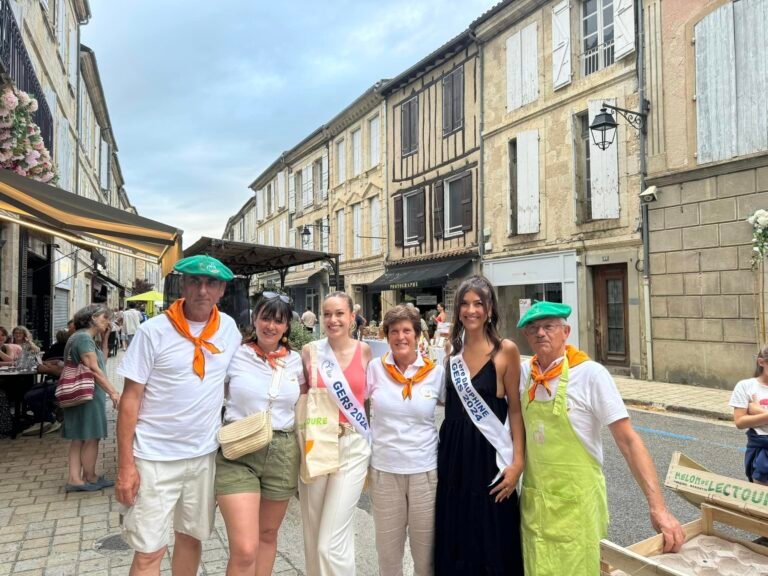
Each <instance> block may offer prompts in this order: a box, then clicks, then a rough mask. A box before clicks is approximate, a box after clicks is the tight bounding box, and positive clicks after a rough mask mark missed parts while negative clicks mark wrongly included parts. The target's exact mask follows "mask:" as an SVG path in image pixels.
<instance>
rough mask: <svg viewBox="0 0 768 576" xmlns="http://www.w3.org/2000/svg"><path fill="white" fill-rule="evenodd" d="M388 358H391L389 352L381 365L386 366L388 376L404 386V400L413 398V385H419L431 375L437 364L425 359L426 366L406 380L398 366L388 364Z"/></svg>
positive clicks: (382, 358)
mask: <svg viewBox="0 0 768 576" xmlns="http://www.w3.org/2000/svg"><path fill="white" fill-rule="evenodd" d="M388 356H389V352H387V353H386V354H385V355H384V356H382V357H381V363H382V365H383V366H384V370H386V371H387V374H389V375H390V377H391V378H392V380H394V381H395V382H397V383H398V384H402V385H403V400H405V399H406V398H410V397H411V393H412V392H413V385H414V384H418V383H419V382H421V381H422V380H424V378H426V377H427V374H429V373H430V372H431V371H432V368H434V367H435V363H434V362H432V360H430V359H429V358H424V366H422V367H420V368H419V369H418V370H417V371H416V374H414V375H413V376H411V377H410V378H406V377H405V376H403V375H402V373H401V372H400V370H398V369H397V366H395V365H394V364H389V363H387V362H386V360H387V357H388Z"/></svg>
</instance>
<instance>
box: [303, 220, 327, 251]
mask: <svg viewBox="0 0 768 576" xmlns="http://www.w3.org/2000/svg"><path fill="white" fill-rule="evenodd" d="M310 228H318V229H319V230H320V233H321V234H322V232H323V231H326V232H330V231H331V227H330V226H326V225H325V224H304V227H303V228H302V229H301V243H302V244H303V245H304V246H306V245H307V244H309V241H310V240H311V239H312V232H311V231H310V230H309V229H310Z"/></svg>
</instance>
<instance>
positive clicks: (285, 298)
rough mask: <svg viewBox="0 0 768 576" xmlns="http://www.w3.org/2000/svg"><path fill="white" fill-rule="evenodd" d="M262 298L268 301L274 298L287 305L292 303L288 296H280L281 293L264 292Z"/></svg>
mask: <svg viewBox="0 0 768 576" xmlns="http://www.w3.org/2000/svg"><path fill="white" fill-rule="evenodd" d="M261 296H262V298H265V299H266V300H272V299H273V298H280V300H281V301H282V302H285V303H286V304H290V303H291V299H290V298H288V296H286V295H285V294H280V293H279V292H262V293H261Z"/></svg>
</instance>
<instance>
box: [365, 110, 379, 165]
mask: <svg viewBox="0 0 768 576" xmlns="http://www.w3.org/2000/svg"><path fill="white" fill-rule="evenodd" d="M379 126H380V122H379V116H378V115H376V116H374V117H373V118H371V119H370V120H368V168H373V167H374V166H378V165H379V162H380V157H381V154H380V152H379V148H380V146H379V144H380V142H379V141H380V139H381V133H380V131H379Z"/></svg>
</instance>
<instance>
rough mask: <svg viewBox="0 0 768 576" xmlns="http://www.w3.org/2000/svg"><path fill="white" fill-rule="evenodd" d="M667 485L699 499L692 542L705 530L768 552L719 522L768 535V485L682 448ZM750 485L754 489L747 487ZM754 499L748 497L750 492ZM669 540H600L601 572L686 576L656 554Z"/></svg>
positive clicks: (689, 534)
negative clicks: (709, 464)
mask: <svg viewBox="0 0 768 576" xmlns="http://www.w3.org/2000/svg"><path fill="white" fill-rule="evenodd" d="M664 483H665V485H666V486H668V487H670V488H672V489H673V490H675V491H676V492H677V493H678V494H680V495H681V496H682V497H683V498H685V499H686V500H688V501H689V502H691V503H692V504H695V505H697V506H698V507H699V509H700V511H701V516H700V517H699V518H698V519H696V520H694V521H693V522H689V523H688V524H684V525H683V529H684V530H685V539H686V542H687V541H688V540H690V539H692V538H694V537H696V536H698V535H700V534H706V535H708V536H717V537H718V538H722V539H723V540H728V541H729V542H734V543H736V544H741V545H742V546H744V547H746V548H749V549H750V550H752V551H753V552H756V553H758V554H762V555H764V556H768V547H765V546H761V545H759V544H755V543H754V542H752V541H751V540H745V539H742V538H737V537H734V536H732V535H730V534H726V533H724V532H723V531H722V530H719V529H718V528H717V527H716V526H715V522H719V523H722V524H724V525H727V526H730V527H733V528H737V529H739V530H743V531H745V532H749V533H750V534H754V535H756V536H764V537H766V538H768V498H765V497H764V496H765V494H768V486H760V485H757V484H751V483H749V482H745V481H743V480H737V479H735V478H728V477H727V476H720V475H718V474H713V473H711V472H709V471H708V470H707V469H706V468H704V467H703V466H701V465H700V464H697V463H696V462H694V461H693V460H691V459H690V458H688V457H686V456H685V455H683V454H682V453H680V452H675V454H674V456H673V457H672V462H671V464H670V466H669V471H668V473H667V478H666V480H665V482H664ZM745 490H748V492H744V491H745ZM745 493H746V494H748V498H747V499H746V501H745V500H743V499H742V496H743V495H744V494H745ZM756 493H757V494H760V498H759V499H758V498H757V496H755V499H756V500H759V502H754V501H753V495H754V494H756ZM663 546H664V539H663V537H662V535H661V534H657V535H656V536H652V537H651V538H648V539H646V540H642V541H641V542H637V543H636V544H633V545H631V546H627V547H626V548H624V547H622V546H619V545H618V544H614V543H613V542H611V541H610V540H602V541H601V542H600V556H601V560H602V566H601V573H602V574H604V575H609V574H611V572H613V571H614V570H617V569H618V570H623V571H624V572H626V573H628V574H635V573H641V574H643V575H644V576H646V575H663V576H686V575H685V574H684V573H682V572H678V571H677V570H673V569H671V568H668V567H665V566H661V565H660V564H659V563H658V562H657V561H656V560H654V556H658V555H659V554H661V553H662V552H663Z"/></svg>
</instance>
